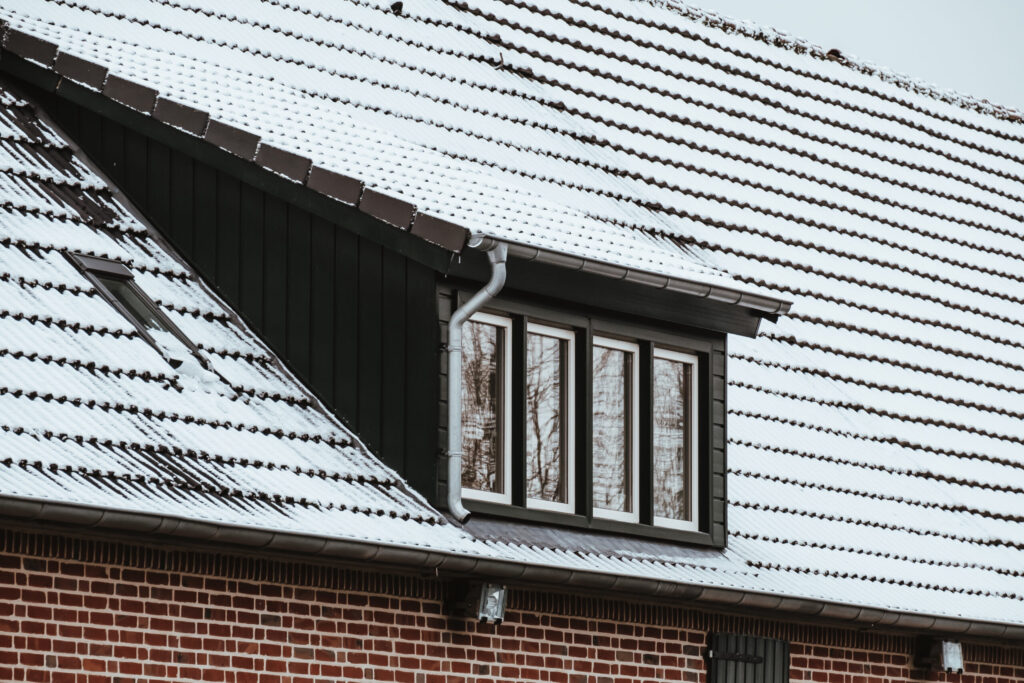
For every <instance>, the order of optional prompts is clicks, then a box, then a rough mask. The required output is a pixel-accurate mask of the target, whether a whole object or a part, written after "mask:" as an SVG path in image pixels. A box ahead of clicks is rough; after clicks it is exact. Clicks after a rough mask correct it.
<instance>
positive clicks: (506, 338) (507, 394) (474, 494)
mask: <svg viewBox="0 0 1024 683" xmlns="http://www.w3.org/2000/svg"><path fill="white" fill-rule="evenodd" d="M469 320H470V322H476V323H482V324H485V325H493V326H494V327H500V328H502V330H503V332H502V334H501V335H500V336H501V338H502V343H501V346H502V348H501V365H502V367H501V368H500V369H499V372H500V373H501V374H502V383H501V395H500V396H499V397H498V400H499V402H500V405H499V406H498V413H499V416H500V419H501V440H500V442H499V444H498V445H499V447H500V448H501V472H502V485H501V490H502V491H503V493H494V492H493V491H480V490H477V489H471V488H467V487H465V486H463V487H462V497H463V498H466V499H469V500H481V501H487V502H490V503H503V504H505V505H511V504H512V319H511V318H509V317H506V316H502V315H493V314H491V313H474V314H473V315H471V316H470V317H469ZM448 371H449V372H452V371H453V368H448ZM458 371H459V372H462V368H459V369H458ZM459 476H460V477H461V473H460V475H459ZM461 483H462V482H461V481H460V482H459V484H460V485H461Z"/></svg>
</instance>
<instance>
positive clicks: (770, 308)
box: [506, 242, 793, 315]
mask: <svg viewBox="0 0 1024 683" xmlns="http://www.w3.org/2000/svg"><path fill="white" fill-rule="evenodd" d="M506 244H507V245H508V255H509V256H514V257H515V258H518V259H522V260H524V261H536V262H538V263H547V264H550V265H554V266H558V267H560V268H565V269H567V270H578V271H581V272H584V273H592V274H594V275H601V276H603V277H607V278H612V279H614V280H624V281H626V282H634V283H637V284H641V285H645V286H647V287H653V288H655V289H665V290H668V291H671V292H679V293H682V294H689V295H691V296H697V297H702V298H706V299H712V300H714V301H722V302H725V303H728V304H735V305H737V306H742V307H744V308H751V309H754V310H756V311H761V312H762V313H765V314H767V315H785V314H786V313H788V312H789V309H790V308H791V307H792V305H793V302H792V301H788V300H785V299H777V298H774V297H770V296H764V295H761V294H754V293H752V292H746V291H743V290H742V289H739V288H732V287H725V286H722V285H711V284H706V283H700V282H696V281H694V280H686V279H683V278H677V277H670V276H667V275H660V274H658V273H653V272H650V271H645V270H637V269H635V268H626V267H623V266H615V265H612V264H609V263H603V262H601V261H595V260H593V259H585V258H582V257H579V256H570V255H568V254H563V253H560V252H557V251H552V250H549V249H539V248H537V247H530V246H527V245H524V244H517V243H513V242H506Z"/></svg>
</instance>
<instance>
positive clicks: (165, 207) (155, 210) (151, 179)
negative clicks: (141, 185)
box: [138, 139, 172, 237]
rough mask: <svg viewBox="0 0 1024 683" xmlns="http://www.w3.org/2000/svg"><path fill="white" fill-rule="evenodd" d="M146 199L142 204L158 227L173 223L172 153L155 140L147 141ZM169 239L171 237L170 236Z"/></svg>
mask: <svg viewBox="0 0 1024 683" xmlns="http://www.w3.org/2000/svg"><path fill="white" fill-rule="evenodd" d="M145 181H146V183H145V185H146V197H145V199H144V200H142V201H141V202H138V203H139V204H140V205H141V206H145V207H146V209H145V212H146V215H147V217H149V219H150V220H151V221H153V223H154V224H156V225H164V226H166V225H170V223H171V203H172V202H171V192H170V188H171V152H170V150H169V149H167V147H166V146H164V145H161V144H158V143H156V142H154V141H153V140H149V139H147V141H146V173H145ZM168 237H169V236H168Z"/></svg>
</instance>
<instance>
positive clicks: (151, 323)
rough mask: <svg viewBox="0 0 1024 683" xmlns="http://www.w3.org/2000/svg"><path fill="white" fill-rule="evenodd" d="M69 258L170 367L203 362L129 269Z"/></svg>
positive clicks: (106, 261)
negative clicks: (137, 282)
mask: <svg viewBox="0 0 1024 683" xmlns="http://www.w3.org/2000/svg"><path fill="white" fill-rule="evenodd" d="M69 257H70V258H71V261H72V262H73V263H74V264H75V265H76V266H78V268H79V270H81V271H82V273H83V274H84V275H85V276H86V277H87V278H88V279H89V281H90V282H92V283H93V285H95V287H96V289H97V291H98V292H99V293H100V295H101V296H102V297H103V298H104V299H105V300H106V301H107V303H109V304H110V305H111V306H113V307H114V308H115V309H116V310H117V311H118V312H119V313H120V314H121V315H123V316H124V317H125V318H127V319H128V321H129V322H131V323H132V324H133V325H134V326H135V328H136V329H137V330H138V331H139V334H140V335H141V336H142V337H143V339H145V340H146V341H147V342H149V344H150V345H152V346H153V348H155V349H156V350H157V351H158V352H159V353H160V355H162V356H163V357H164V358H165V359H167V362H168V363H170V365H171V367H173V368H175V369H178V368H180V367H181V366H182V365H191V364H192V363H195V362H196V361H198V362H199V363H200V364H201V365H205V364H206V363H205V360H204V359H203V358H202V356H201V355H199V350H198V349H197V348H196V346H195V344H193V343H192V342H191V341H189V339H188V338H187V337H186V336H185V335H184V334H183V333H182V332H181V330H179V329H178V328H177V327H175V325H174V323H172V322H171V321H170V320H169V319H168V318H167V316H166V315H164V313H163V312H162V311H161V310H160V309H159V308H158V307H157V305H156V304H155V303H153V301H152V299H150V298H149V297H148V296H146V293H145V292H143V291H142V289H141V288H140V287H139V286H138V284H136V282H135V279H134V277H133V276H132V271H131V270H129V269H128V267H127V266H125V265H124V264H122V263H118V262H117V261H113V260H110V259H104V258H97V257H95V256H83V255H81V254H69Z"/></svg>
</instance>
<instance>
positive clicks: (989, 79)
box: [686, 0, 1024, 110]
mask: <svg viewBox="0 0 1024 683" xmlns="http://www.w3.org/2000/svg"><path fill="white" fill-rule="evenodd" d="M686 1H687V3H688V4H690V5H693V6H696V7H700V8H702V9H707V10H711V11H714V12H718V13H719V14H724V15H726V16H730V17H733V18H736V19H749V20H751V21H754V22H756V23H758V24H762V25H765V26H770V27H772V28H775V29H778V30H780V31H784V32H786V33H790V34H792V35H794V36H797V37H800V38H806V39H807V40H810V41H811V42H813V43H817V44H818V45H821V46H822V47H825V48H826V49H831V48H839V49H840V50H842V51H843V52H844V53H847V54H852V55H856V56H857V57H859V58H860V59H862V60H866V61H871V62H875V63H876V64H878V65H880V66H887V67H889V68H890V69H892V70H894V71H897V72H900V73H905V74H907V75H909V76H912V77H914V78H916V79H921V80H924V81H926V82H931V83H934V84H936V85H938V86H939V87H941V88H951V89H953V90H956V91H958V92H961V93H964V94H967V95H974V96H976V97H983V98H986V99H989V100H991V101H993V102H995V103H997V104H1002V105H1006V106H1010V107H1016V108H1018V109H1021V110H1024V35H1022V34H1024V0H969V1H968V2H964V0H686Z"/></svg>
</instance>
